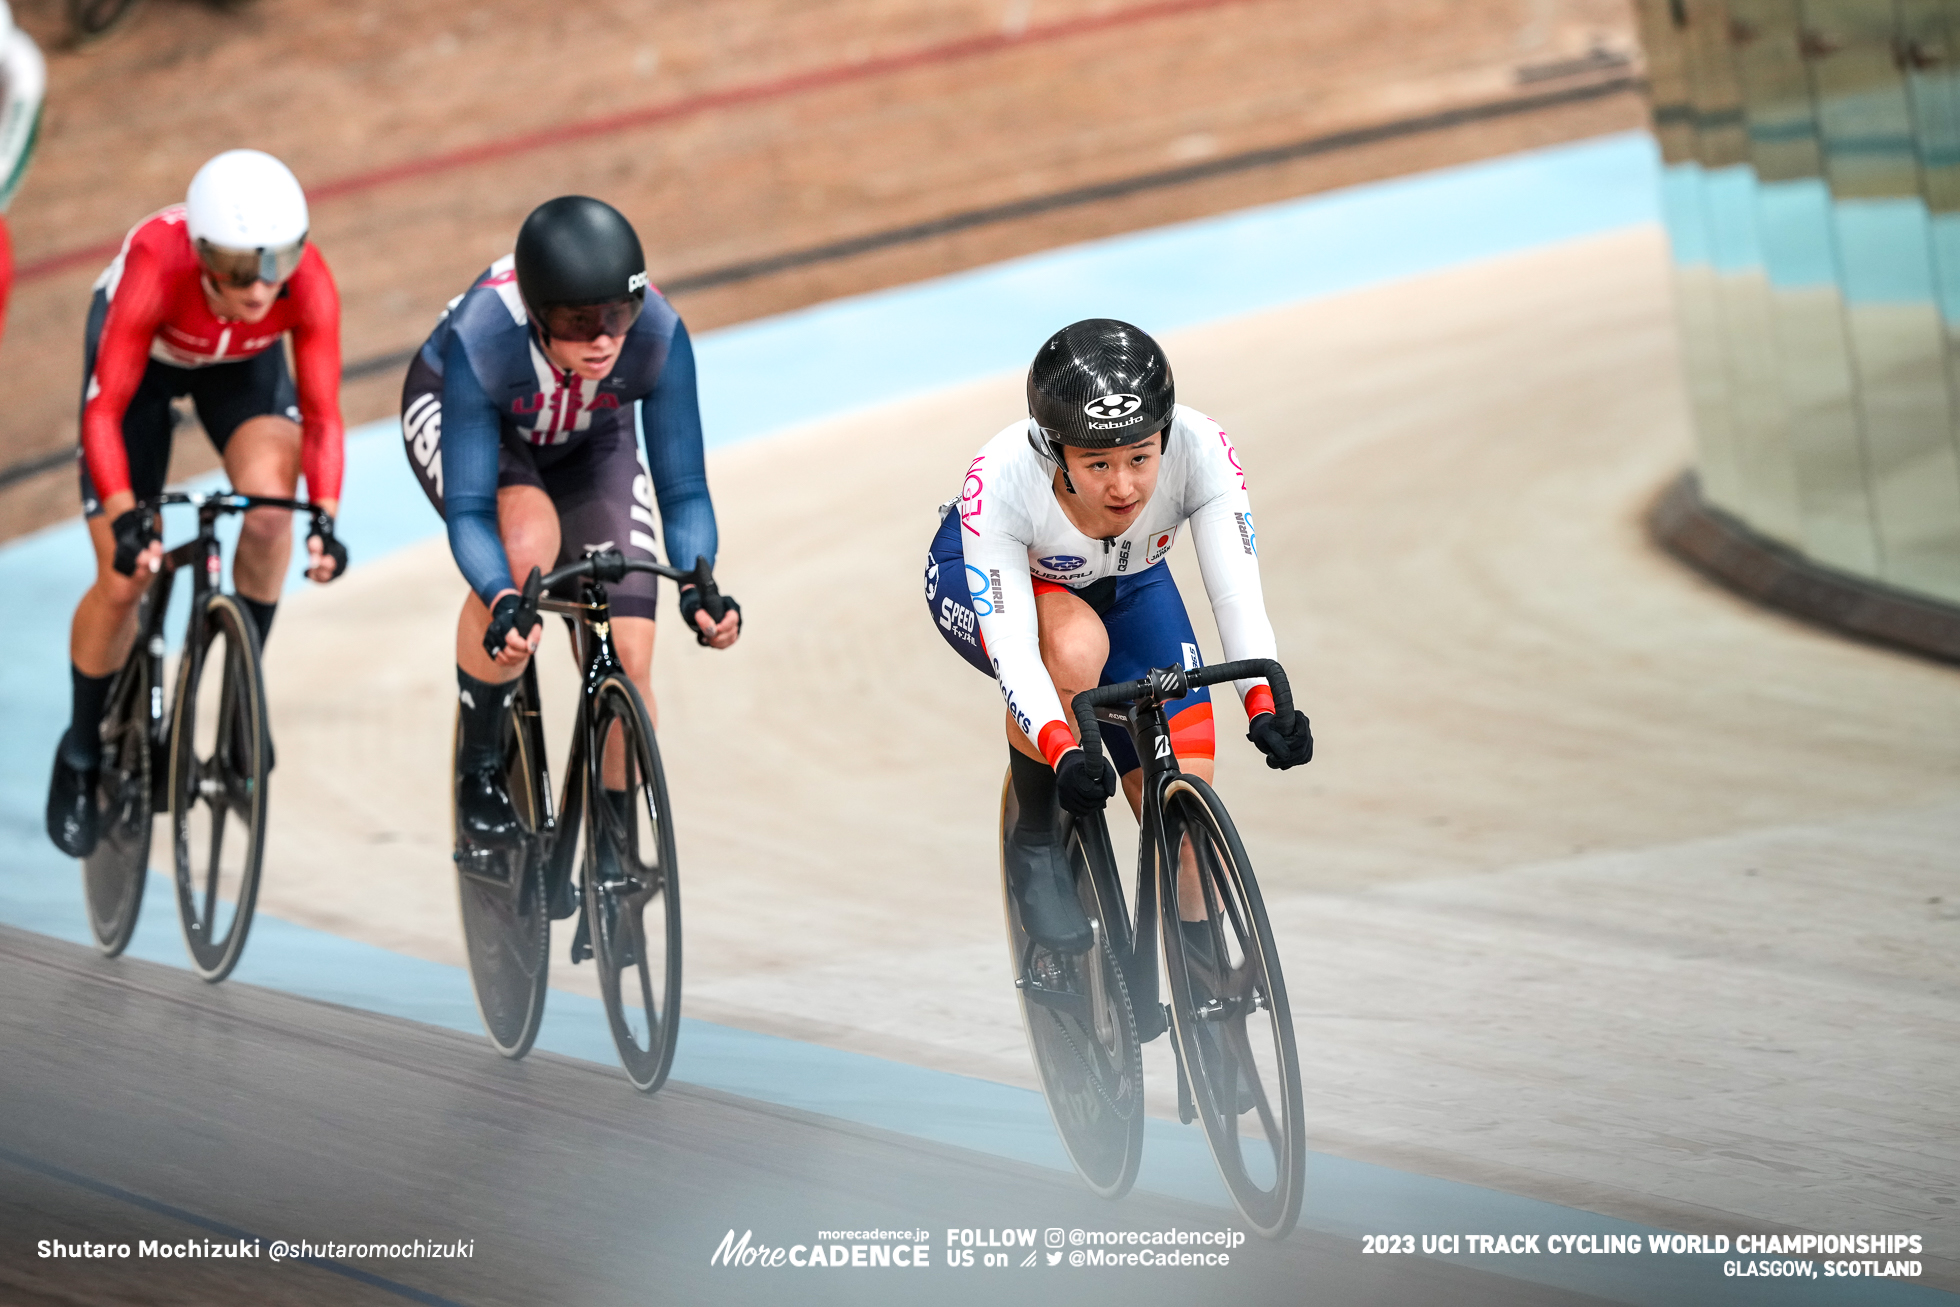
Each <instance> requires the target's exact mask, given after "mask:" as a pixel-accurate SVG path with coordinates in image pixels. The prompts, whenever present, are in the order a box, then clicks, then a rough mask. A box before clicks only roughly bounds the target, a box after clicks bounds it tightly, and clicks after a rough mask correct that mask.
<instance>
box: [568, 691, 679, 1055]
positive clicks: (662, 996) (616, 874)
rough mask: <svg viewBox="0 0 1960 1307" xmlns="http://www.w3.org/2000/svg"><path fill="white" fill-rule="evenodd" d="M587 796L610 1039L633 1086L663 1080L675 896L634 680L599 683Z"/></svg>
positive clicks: (672, 1004)
mask: <svg viewBox="0 0 1960 1307" xmlns="http://www.w3.org/2000/svg"><path fill="white" fill-rule="evenodd" d="M591 738H592V740H593V742H594V744H595V746H596V748H595V750H594V753H595V755H596V756H595V758H594V761H593V762H592V764H591V765H592V767H593V775H592V778H591V780H590V781H589V782H588V783H587V785H586V798H585V913H586V925H587V929H588V931H589V932H590V935H591V940H592V959H593V962H594V964H595V965H596V966H597V968H598V972H599V990H600V993H601V995H602V996H603V997H604V998H605V1001H606V1017H607V1019H608V1020H609V1021H610V1022H611V1023H612V1033H613V1043H614V1044H615V1045H616V1046H617V1047H618V1048H619V1058H620V1061H621V1062H623V1063H624V1064H625V1066H626V1074H627V1076H628V1078H630V1079H631V1080H632V1082H633V1084H634V1087H636V1088H638V1089H642V1090H645V1091H646V1092H648V1093H651V1092H653V1091H654V1090H656V1089H658V1088H660V1086H661V1084H662V1083H663V1082H664V1081H665V1080H666V1079H667V1071H668V1068H670V1067H671V1066H672V1065H673V1062H674V1041H675V1039H676V1037H677V1036H678V1035H679V1032H680V1007H681V902H680V881H679V879H678V875H677V867H676V859H675V855H674V825H673V818H672V815H671V813H670V812H669V809H668V806H667V780H666V777H665V775H664V774H663V773H662V772H661V769H660V750H659V749H658V748H657V747H656V746H655V745H654V742H653V723H652V722H651V721H649V720H648V718H647V710H646V705H645V704H644V703H642V702H641V700H640V692H639V691H638V690H637V689H635V688H634V686H633V683H632V682H631V681H629V680H627V679H626V677H624V676H621V675H619V674H617V673H615V674H613V675H610V676H608V677H606V678H605V679H604V680H603V681H601V682H600V683H599V689H598V693H597V694H596V695H595V696H594V699H593V706H592V737H591Z"/></svg>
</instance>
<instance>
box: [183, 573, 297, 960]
mask: <svg viewBox="0 0 1960 1307" xmlns="http://www.w3.org/2000/svg"><path fill="white" fill-rule="evenodd" d="M271 749H272V741H271V737H270V736H269V735H268V734H267V731H266V713H265V682H264V680H263V679H262V678H261V676H260V672H259V641H258V635H257V630H256V628H255V627H254V626H253V625H252V621H251V619H250V618H249V617H248V616H246V614H245V610H244V609H243V607H241V606H240V605H239V603H238V601H237V600H236V599H235V598H234V597H233V596H231V595H227V594H214V595H212V596H210V597H209V598H208V599H207V600H206V601H205V609H204V622H203V625H202V631H201V632H200V633H198V634H197V636H196V639H195V642H194V645H187V646H186V648H185V650H184V656H183V660H182V662H181V663H180V665H179V667H178V673H177V697H176V701H175V705H174V709H173V715H172V719H171V725H170V812H171V825H172V828H173V834H174V836H175V840H174V844H175V853H176V869H177V909H178V914H179V916H180V917H181V918H182V920H183V925H184V942H185V943H186V944H187V945H188V946H189V947H190V954H191V967H192V969H193V970H195V971H196V972H197V974H198V975H200V976H202V977H203V978H204V979H206V980H209V981H212V982H216V981H220V980H223V979H224V978H225V977H226V976H228V975H230V974H231V970H232V968H233V967H235V966H237V965H238V959H239V957H240V956H241V955H242V954H243V953H244V951H245V939H246V936H247V934H248V933H249V932H250V931H251V928H252V913H253V909H254V907H255V906H256V905H257V903H258V897H259V872H260V869H261V867H262V865H263V862H264V858H265V818H266V771H267V762H268V760H269V757H270V754H271Z"/></svg>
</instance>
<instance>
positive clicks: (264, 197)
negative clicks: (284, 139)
mask: <svg viewBox="0 0 1960 1307" xmlns="http://www.w3.org/2000/svg"><path fill="white" fill-rule="evenodd" d="M184 217H185V227H186V228H187V229H188V231H189V233H190V238H191V244H192V245H193V246H194V247H195V248H196V250H197V253H198V257H199V258H200V259H202V260H203V261H204V267H205V270H206V271H207V272H209V273H210V274H211V275H212V277H213V278H214V279H216V280H218V281H220V282H229V283H231V284H233V285H237V286H249V285H251V284H252V283H253V282H255V281H266V282H273V283H277V282H281V281H284V280H285V279H286V278H288V277H290V276H292V274H293V269H294V268H296V267H298V266H299V260H300V255H301V254H302V253H304V252H305V249H306V229H307V214H306V193H305V192H304V191H302V190H300V187H299V179H298V178H297V177H295V176H293V174H292V170H291V169H289V168H288V167H286V165H285V164H283V163H281V162H279V160H277V159H275V158H273V157H272V156H271V155H269V154H267V153H265V152H264V151H262V150H226V151H225V152H224V153H223V154H221V155H219V156H218V157H217V158H215V159H212V160H211V161H210V162H208V163H206V164H205V165H204V166H203V167H202V168H199V169H198V170H197V175H196V176H195V177H192V178H191V189H190V193H189V194H188V195H186V196H185V197H184Z"/></svg>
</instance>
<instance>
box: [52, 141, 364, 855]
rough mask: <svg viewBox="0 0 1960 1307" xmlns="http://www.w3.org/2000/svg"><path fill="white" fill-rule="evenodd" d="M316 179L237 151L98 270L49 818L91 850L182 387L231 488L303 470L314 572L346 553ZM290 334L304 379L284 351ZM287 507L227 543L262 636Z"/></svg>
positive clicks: (156, 551)
mask: <svg viewBox="0 0 1960 1307" xmlns="http://www.w3.org/2000/svg"><path fill="white" fill-rule="evenodd" d="M307 225H308V219H307V210H306V195H305V193H304V192H302V191H301V189H300V185H299V182H298V180H297V179H296V178H294V176H293V174H292V172H291V171H290V170H288V169H287V167H286V165H285V164H283V163H281V162H279V160H277V159H275V158H273V157H272V156H271V155H269V154H263V153H261V152H259V151H257V150H228V151H226V152H225V153H223V154H220V155H218V156H217V157H216V158H214V159H212V160H210V161H209V162H208V163H206V164H205V165H204V166H203V167H202V168H199V169H198V170H197V173H196V175H195V176H193V177H192V178H191V185H190V191H189V193H188V194H187V195H186V197H185V200H184V203H182V204H173V205H171V206H170V207H169V208H167V209H162V210H159V211H158V212H156V213H153V214H151V215H150V216H149V217H148V218H145V219H144V220H143V221H142V222H140V223H138V224H137V225H136V226H135V227H133V228H131V229H130V232H129V234H128V235H127V236H125V237H124V238H123V244H122V250H121V252H119V253H118V254H117V255H116V257H115V260H114V261H113V262H112V263H110V264H109V266H108V268H107V269H105V270H104V271H103V273H102V275H101V276H100V277H98V278H96V282H95V294H94V298H93V300H92V301H91V303H90V306H89V315H88V326H87V330H86V333H85V344H84V352H83V357H84V364H83V377H84V383H83V391H82V439H81V493H82V511H83V514H84V515H85V516H86V518H87V520H88V529H89V539H90V541H91V543H92V544H93V545H94V546H95V563H96V574H95V583H94V584H93V585H92V586H90V587H89V589H88V592H87V593H86V594H84V595H83V596H82V600H81V602H80V603H79V604H78V605H76V608H75V621H74V626H73V628H72V632H71V635H70V639H69V650H70V658H71V661H72V663H73V666H72V668H71V674H72V680H73V686H74V694H73V707H72V715H71V717H70V719H69V723H68V729H67V731H66V733H64V734H63V736H62V738H61V743H60V745H59V746H57V748H56V750H55V761H54V778H53V780H52V782H51V783H50V785H49V787H48V835H49V836H50V837H51V838H52V839H53V840H54V842H55V844H56V845H57V846H59V847H60V848H61V849H62V851H63V852H65V853H68V854H70V855H72V856H74V857H86V856H88V854H89V852H90V851H91V850H93V849H94V847H95V841H96V837H97V834H98V831H97V829H96V812H95V804H94V798H93V796H94V792H95V776H96V769H97V767H98V765H99V764H100V762H101V752H102V744H101V739H100V734H99V731H100V724H101V719H102V708H103V703H104V700H105V699H106V698H107V696H108V693H109V684H110V681H111V680H112V679H113V678H114V674H115V671H116V669H117V668H118V667H120V666H121V665H122V663H123V660H124V659H125V658H126V657H128V654H129V644H130V641H131V640H132V639H133V638H134V636H135V617H136V605H137V602H138V601H139V600H140V599H141V598H142V595H143V590H144V588H145V587H146V586H147V585H148V583H149V575H150V573H152V572H154V571H155V570H156V569H157V567H158V566H159V564H160V560H161V556H162V545H161V543H160V542H159V538H158V526H159V524H158V520H157V515H156V514H155V513H154V512H152V511H151V509H150V508H149V507H147V506H146V505H148V504H149V502H150V501H152V500H154V498H155V497H156V495H157V494H158V493H159V492H161V491H162V489H163V483H164V476H165V473H166V472H167V470H168V469H169V466H170V437H171V408H170V402H171V400H172V399H174V398H177V397H179V396H184V395H188V396H190V398H191V400H192V402H193V403H194V404H195V405H196V408H197V415H198V419H199V421H200V422H202V423H203V425H204V430H205V432H206V434H207V435H209V436H210V438H211V443H212V444H213V445H215V446H217V448H218V452H219V453H220V454H221V455H222V456H223V458H224V465H225V473H226V475H227V476H228V477H229V478H230V480H231V485H232V488H233V489H234V490H237V491H239V492H241V493H244V494H255V495H269V496H274V497H278V498H291V497H292V496H293V493H294V490H295V489H296V488H297V483H298V480H299V477H300V474H301V473H302V472H304V473H305V476H306V488H307V493H308V495H309V496H311V498H312V501H313V502H314V503H317V504H320V505H322V506H323V507H324V508H325V509H326V511H327V513H328V514H329V521H328V523H327V527H326V531H325V533H324V535H320V534H315V535H311V536H309V537H308V539H307V554H308V559H307V573H306V574H307V575H308V576H309V577H311V578H312V579H313V580H314V581H318V582H326V581H330V580H332V579H333V578H334V577H336V576H338V575H339V574H340V573H341V572H343V571H345V570H346V567H347V550H346V548H345V547H344V546H343V545H342V544H341V543H340V541H339V540H338V539H337V538H336V537H335V535H334V532H333V527H332V522H331V515H332V514H333V513H335V512H337V511H338V506H339V500H340V474H341V458H342V434H343V433H342V426H341V420H340V296H339V293H338V292H337V291H336V290H335V289H334V283H333V274H332V273H331V272H329V271H328V270H327V263H326V260H325V259H323V258H322V257H321V256H320V251H319V250H318V249H316V248H315V247H314V246H313V245H312V244H311V243H310V242H309V241H308V240H307V239H306V233H307ZM288 334H290V335H291V336H292V338H293V356H294V359H295V363H296V368H297V372H298V384H297V386H295V384H294V377H293V374H292V373H291V372H289V371H288V370H287V367H286V351H285V348H284V343H283V342H284V339H285V337H286V336H287V335H288ZM291 517H292V515H291V514H290V513H288V512H285V511H283V510H278V509H265V508H260V509H254V510H253V511H251V512H249V513H247V514H245V516H244V525H243V528H242V532H241V535H240V538H239V541H238V547H237V551H236V553H235V555H234V557H233V559H232V583H233V585H234V586H235V588H236V589H237V591H238V595H239V598H240V599H241V600H243V601H244V606H245V608H246V610H247V611H248V612H249V613H250V614H251V616H252V622H253V626H254V627H255V628H256V633H257V635H258V638H259V640H260V642H261V643H263V642H264V640H265V638H266V637H267V635H269V634H270V633H271V630H272V617H273V613H274V611H275V609H277V607H278V603H279V591H280V586H281V584H282V582H283V581H284V580H285V575H286V563H287V559H288V558H289V557H290V556H291V552H292V546H293V540H292V525H291Z"/></svg>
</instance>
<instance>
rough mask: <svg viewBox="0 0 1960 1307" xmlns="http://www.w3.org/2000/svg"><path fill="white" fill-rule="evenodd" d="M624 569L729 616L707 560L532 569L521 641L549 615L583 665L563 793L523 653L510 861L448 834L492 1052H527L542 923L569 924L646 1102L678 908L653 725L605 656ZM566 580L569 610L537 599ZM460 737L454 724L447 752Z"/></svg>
mask: <svg viewBox="0 0 1960 1307" xmlns="http://www.w3.org/2000/svg"><path fill="white" fill-rule="evenodd" d="M629 572H652V573H653V574H654V575H656V576H664V577H666V578H668V579H669V580H671V581H676V582H682V583H686V584H690V585H696V586H699V587H700V590H701V596H702V608H703V609H704V610H705V611H706V612H707V614H708V616H710V617H711V618H714V619H715V620H717V621H719V620H720V619H721V616H722V614H723V612H724V611H725V608H724V602H723V600H722V598H721V594H720V592H719V591H718V590H717V589H716V588H715V582H714V577H713V575H712V574H711V573H710V571H709V569H708V565H707V561H706V560H705V559H697V560H696V563H695V567H694V570H693V571H688V572H683V571H680V570H679V569H677V568H672V567H667V566H664V565H662V564H659V563H647V562H641V561H639V560H638V559H631V560H629V559H627V558H626V557H625V556H624V555H622V554H621V553H620V552H619V551H618V550H614V549H607V550H595V551H593V552H591V553H588V554H587V556H586V557H585V558H584V559H582V560H581V561H579V562H576V563H569V564H567V565H566V566H564V567H561V568H559V569H558V570H556V571H554V572H552V573H550V574H549V575H545V576H540V575H539V572H538V569H536V568H533V569H531V575H530V577H529V578H528V579H527V580H526V581H525V583H524V589H523V597H522V603H521V607H520V608H519V613H520V623H521V625H520V629H521V628H522V627H523V626H528V625H529V622H528V621H527V620H525V619H526V618H528V617H529V616H530V615H532V614H536V613H539V612H547V613H558V614H560V615H561V616H563V617H564V618H565V620H566V625H567V626H568V627H569V628H570V629H571V633H572V639H573V646H574V650H575V653H576V657H577V660H578V663H579V665H580V668H581V678H580V686H579V698H578V705H577V709H576V713H575V717H574V722H573V727H572V743H571V752H570V755H569V756H568V757H567V759H566V761H565V788H564V790H563V792H562V794H561V796H560V797H559V799H558V801H557V803H556V805H555V806H554V804H553V802H552V795H551V775H550V772H549V770H548V769H547V767H546V764H545V747H544V721H543V718H542V716H541V715H540V709H539V703H540V701H539V696H538V677H537V658H536V657H535V656H534V657H533V658H532V659H531V660H530V661H529V662H527V663H526V664H525V665H524V672H523V674H522V675H521V676H520V677H519V678H518V685H517V692H516V697H515V698H514V699H513V700H512V703H511V711H510V712H509V713H507V714H506V715H505V738H504V777H505V783H506V784H507V785H508V786H509V788H510V797H511V803H512V804H513V806H515V808H516V809H517V815H518V818H519V820H520V821H521V823H522V825H523V827H524V836H523V838H522V839H521V840H520V841H519V843H518V844H517V846H516V847H515V848H510V849H493V848H488V847H484V846H481V845H478V844H475V843H474V842H472V841H471V840H469V839H468V838H466V837H465V836H464V834H463V830H462V826H461V824H460V823H458V824H457V825H456V827H455V830H456V855H455V856H456V868H457V884H458V891H459V895H460V898H461V902H462V915H463V937H464V942H465V944H466V946H467V950H468V954H469V962H470V979H471V982H472V984H473V985H474V987H475V990H476V1006H477V1011H478V1012H479V1013H480V1014H481V1015H482V1017H483V1025H484V1028H485V1029H486V1030H487V1031H488V1032H489V1034H490V1042H491V1043H492V1044H494V1045H495V1046H496V1048H497V1051H498V1052H499V1053H502V1054H503V1055H504V1056H505V1057H510V1058H518V1057H523V1056H524V1055H525V1054H526V1053H528V1052H530V1051H531V1044H532V1042H533V1041H534V1040H535V1039H536V1038H537V1035H538V1026H539V1023H540V1022H542V1021H543V1019H544V1000H545V987H546V982H547V980H548V979H549V953H550V948H551V922H552V920H553V919H564V918H568V917H571V916H573V915H574V914H577V915H578V917H579V923H578V929H577V932H576V934H575V935H574V936H573V940H572V947H571V960H572V962H573V963H574V964H576V963H578V962H581V961H583V960H585V959H586V958H588V957H589V958H591V959H592V961H593V964H594V966H595V967H596V968H597V969H598V973H599V990H600V994H601V996H602V997H603V998H604V1000H605V1004H606V1018H607V1021H608V1023H609V1024H610V1025H611V1027H612V1036H613V1043H614V1045H615V1046H617V1047H618V1049H619V1057H620V1061H621V1062H623V1063H624V1064H625V1066H626V1074H627V1076H628V1078H629V1079H631V1080H632V1082H633V1084H634V1086H635V1087H636V1088H639V1089H641V1090H644V1091H646V1092H648V1093H651V1092H652V1091H654V1090H656V1089H658V1088H660V1086H661V1084H662V1083H663V1082H664V1081H665V1080H666V1079H667V1072H668V1069H669V1068H670V1067H671V1066H672V1065H673V1061H674V1040H675V1037H676V1036H677V1035H678V1033H679V1030H680V1001H681V902H680V880H679V868H678V865H677V860H676V857H675V853H674V825H673V817H672V813H671V810H670V809H669V807H668V802H667V781H666V777H665V774H664V773H663V772H662V771H661V767H660V750H659V748H658V747H657V746H656V745H655V743H654V738H653V723H652V722H651V721H650V720H649V719H648V717H647V710H646V704H645V703H644V702H643V701H642V700H641V698H640V692H639V690H638V689H637V688H636V687H635V686H634V685H633V682H632V680H631V679H630V678H628V676H627V674H626V671H625V669H624V668H623V667H622V666H621V665H620V662H619V656H618V654H617V653H616V652H615V650H614V648H613V641H612V617H611V608H610V606H609V602H608V599H607V592H606V587H607V586H608V585H612V584H617V583H618V582H620V581H622V580H624V579H625V578H626V575H627V573H629ZM574 581H577V582H580V583H581V584H580V586H579V597H578V599H577V600H566V599H560V598H554V597H552V596H551V595H549V594H547V593H545V592H547V591H551V590H556V589H557V588H559V587H561V586H564V585H567V584H569V583H571V582H574ZM460 736H461V732H460V718H459V722H458V741H457V742H458V744H459V745H460V743H461V738H460ZM450 792H451V793H452V794H453V793H454V792H455V790H454V786H453V785H452V787H451V791H450ZM574 868H576V869H577V871H578V881H577V885H576V886H574V883H573V871H574Z"/></svg>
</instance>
